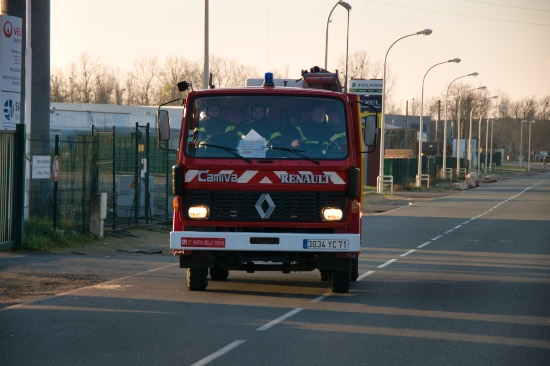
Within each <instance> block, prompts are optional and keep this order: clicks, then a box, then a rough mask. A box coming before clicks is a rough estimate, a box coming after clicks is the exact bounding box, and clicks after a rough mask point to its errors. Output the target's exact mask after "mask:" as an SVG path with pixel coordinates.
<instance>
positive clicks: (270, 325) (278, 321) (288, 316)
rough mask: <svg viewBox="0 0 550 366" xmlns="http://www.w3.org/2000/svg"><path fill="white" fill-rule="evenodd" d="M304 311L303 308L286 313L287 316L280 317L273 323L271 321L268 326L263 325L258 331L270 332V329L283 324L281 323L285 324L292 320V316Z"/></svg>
mask: <svg viewBox="0 0 550 366" xmlns="http://www.w3.org/2000/svg"><path fill="white" fill-rule="evenodd" d="M302 310H304V309H303V308H296V309H294V310H291V311H289V312H288V313H286V314H285V315H282V316H280V317H278V318H277V319H273V320H272V321H270V322H269V323H267V324H264V325H262V326H261V327H259V328H258V329H256V330H257V331H259V332H263V331H266V330H268V329H269V328H271V327H273V326H275V325H277V324H279V323H281V322H284V321H285V320H287V319H288V318H290V317H291V316H294V315H296V314H298V313H299V312H300V311H302Z"/></svg>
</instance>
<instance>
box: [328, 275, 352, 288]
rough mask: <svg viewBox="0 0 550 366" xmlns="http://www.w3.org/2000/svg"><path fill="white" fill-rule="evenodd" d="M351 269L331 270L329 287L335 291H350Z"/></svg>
mask: <svg viewBox="0 0 550 366" xmlns="http://www.w3.org/2000/svg"><path fill="white" fill-rule="evenodd" d="M350 280H351V271H350V270H347V271H331V272H330V277H329V280H328V288H329V289H330V291H332V292H335V293H346V292H348V291H349V284H350Z"/></svg>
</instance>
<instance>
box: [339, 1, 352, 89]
mask: <svg viewBox="0 0 550 366" xmlns="http://www.w3.org/2000/svg"><path fill="white" fill-rule="evenodd" d="M340 4H341V5H342V6H343V7H344V8H346V10H347V11H348V25H347V33H346V80H344V93H347V92H348V55H349V12H350V10H351V5H349V4H348V3H340Z"/></svg>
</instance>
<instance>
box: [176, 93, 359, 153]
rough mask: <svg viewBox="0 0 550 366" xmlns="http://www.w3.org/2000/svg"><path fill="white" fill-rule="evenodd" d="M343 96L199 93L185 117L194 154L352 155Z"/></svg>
mask: <svg viewBox="0 0 550 366" xmlns="http://www.w3.org/2000/svg"><path fill="white" fill-rule="evenodd" d="M344 110H345V109H344V104H343V102H342V101H341V100H340V99H336V98H326V97H312V96H297V95H250V94H246V95H225V94H224V95H223V96H222V95H220V96H205V97H196V98H194V99H193V101H192V102H191V103H190V105H189V109H188V113H187V114H186V120H185V131H186V134H187V135H186V137H185V140H184V141H187V144H186V147H185V154H186V155H187V156H189V157H195V158H232V159H234V158H235V157H238V158H244V159H245V160H247V159H254V158H257V159H261V158H270V159H309V160H311V161H314V162H317V160H326V159H329V160H335V159H336V160H337V159H343V158H345V157H346V156H347V155H348V145H349V144H348V137H349V136H348V135H349V134H348V132H347V123H346V115H345V113H344Z"/></svg>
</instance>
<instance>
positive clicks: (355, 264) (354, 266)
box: [351, 257, 359, 282]
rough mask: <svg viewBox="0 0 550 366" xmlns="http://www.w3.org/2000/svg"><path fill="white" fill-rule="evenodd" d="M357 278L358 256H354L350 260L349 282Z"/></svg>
mask: <svg viewBox="0 0 550 366" xmlns="http://www.w3.org/2000/svg"><path fill="white" fill-rule="evenodd" d="M357 278H359V258H358V257H355V258H353V259H352V260H351V282H355V281H357Z"/></svg>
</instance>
